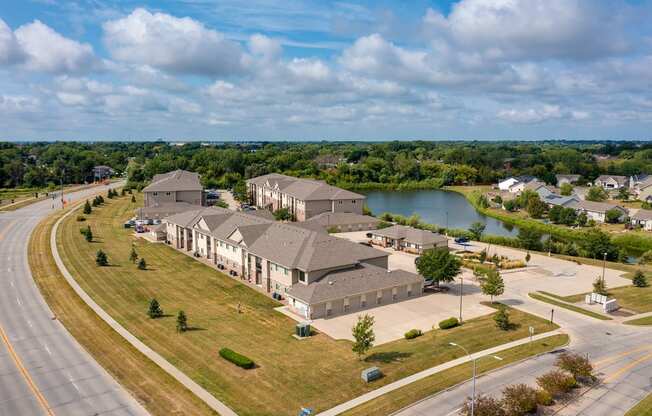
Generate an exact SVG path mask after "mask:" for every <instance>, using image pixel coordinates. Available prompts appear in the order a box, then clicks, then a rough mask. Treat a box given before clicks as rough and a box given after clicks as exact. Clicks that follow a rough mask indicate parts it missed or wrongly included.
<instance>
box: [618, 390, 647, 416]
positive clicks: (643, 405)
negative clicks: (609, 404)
mask: <svg viewBox="0 0 652 416" xmlns="http://www.w3.org/2000/svg"><path fill="white" fill-rule="evenodd" d="M625 416H652V394H650V395H648V396H647V397H646V398H645V399H643V400H641V401H640V402H639V403H638V404H637V405H636V406H634V407H633V408H631V409H630V410H629V412H627V413H625Z"/></svg>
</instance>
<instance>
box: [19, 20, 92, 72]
mask: <svg viewBox="0 0 652 416" xmlns="http://www.w3.org/2000/svg"><path fill="white" fill-rule="evenodd" d="M15 36H16V40H17V42H18V45H19V46H20V48H21V50H22V52H23V53H24V55H25V61H24V65H25V66H26V67H27V68H28V69H30V70H33V71H43V72H52V73H80V72H87V71H89V70H91V69H92V68H94V67H96V66H97V65H98V61H97V59H96V57H95V55H94V54H93V48H92V47H91V46H90V45H89V44H87V43H80V42H77V41H75V40H72V39H68V38H66V37H64V36H62V35H61V34H59V33H57V32H55V31H54V30H53V29H52V28H50V27H49V26H47V25H45V24H43V23H41V22H40V21H38V20H35V21H34V22H32V23H29V24H27V25H23V26H21V27H19V28H18V29H16V32H15Z"/></svg>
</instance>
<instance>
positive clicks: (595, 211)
mask: <svg viewBox="0 0 652 416" xmlns="http://www.w3.org/2000/svg"><path fill="white" fill-rule="evenodd" d="M574 208H575V209H576V211H577V212H578V213H580V212H585V213H586V216H587V218H588V219H589V220H594V221H596V222H605V221H606V215H607V211H610V210H612V209H615V210H618V211H620V212H621V216H620V221H622V220H623V219H624V218H625V217H626V216H627V210H626V209H625V208H623V207H621V206H618V205H613V204H608V203H606V202H593V201H580V202H579V203H577V204H575V205H574Z"/></svg>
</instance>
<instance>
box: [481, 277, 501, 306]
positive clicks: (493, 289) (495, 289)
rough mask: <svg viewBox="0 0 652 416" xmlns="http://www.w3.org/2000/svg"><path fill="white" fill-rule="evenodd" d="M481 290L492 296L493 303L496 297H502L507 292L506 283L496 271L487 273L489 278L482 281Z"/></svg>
mask: <svg viewBox="0 0 652 416" xmlns="http://www.w3.org/2000/svg"><path fill="white" fill-rule="evenodd" d="M480 289H481V290H482V293H483V294H485V295H489V296H491V303H493V301H494V296H500V295H502V294H503V293H504V292H505V282H504V281H503V278H502V277H501V276H500V273H498V272H497V271H495V270H490V271H489V272H488V273H487V277H485V278H484V279H482V282H481V283H480Z"/></svg>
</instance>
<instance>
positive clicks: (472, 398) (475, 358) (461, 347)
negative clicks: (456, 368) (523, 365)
mask: <svg viewBox="0 0 652 416" xmlns="http://www.w3.org/2000/svg"><path fill="white" fill-rule="evenodd" d="M448 344H449V345H452V346H453V347H457V348H460V349H461V350H462V351H464V353H466V355H468V356H469V358H470V359H471V360H472V361H473V390H472V392H471V416H475V372H476V361H477V360H478V358H482V357H472V356H471V354H470V353H469V351H468V350H467V349H466V348H464V347H463V346H461V345H460V344H456V343H455V342H449V343H448ZM487 357H491V358H493V359H496V360H498V361H502V360H503V359H502V358H500V357H499V356H497V355H487Z"/></svg>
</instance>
